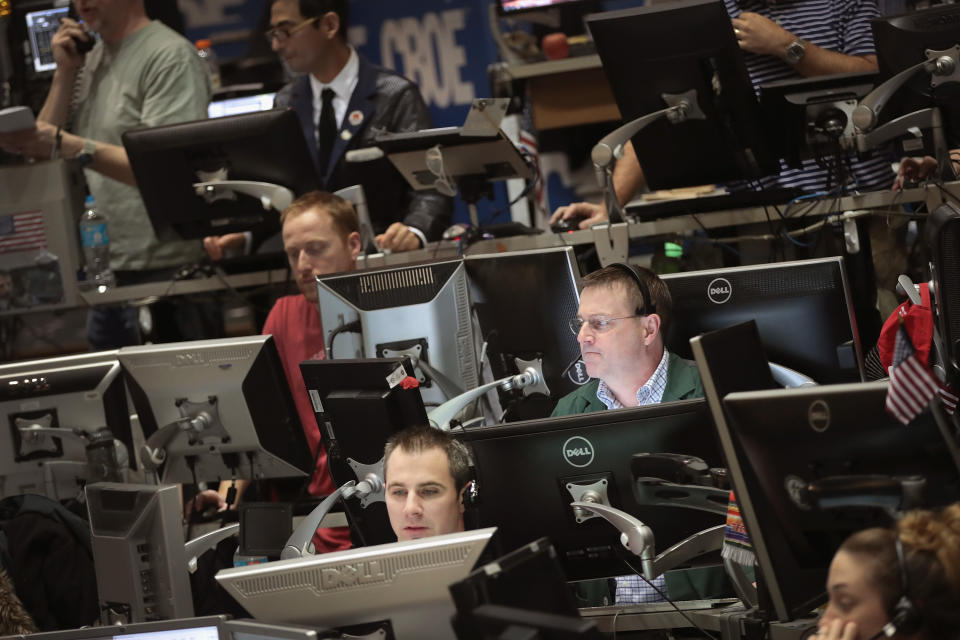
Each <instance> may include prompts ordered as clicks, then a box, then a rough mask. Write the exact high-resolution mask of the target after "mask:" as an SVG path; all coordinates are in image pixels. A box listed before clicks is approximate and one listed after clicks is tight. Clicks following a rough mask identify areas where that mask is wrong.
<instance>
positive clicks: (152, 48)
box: [0, 0, 210, 348]
mask: <svg viewBox="0 0 960 640" xmlns="http://www.w3.org/2000/svg"><path fill="white" fill-rule="evenodd" d="M76 7H77V11H78V14H79V17H80V19H81V20H82V26H81V25H80V24H78V23H77V22H75V21H73V20H70V19H64V20H63V21H62V24H61V26H60V29H59V30H58V31H57V33H56V34H55V35H54V37H53V40H52V42H51V47H52V49H53V55H54V59H55V60H56V62H57V70H56V72H55V73H54V76H53V82H52V84H51V87H50V92H49V94H47V99H46V102H45V103H44V106H43V109H42V110H41V111H40V114H39V116H38V118H37V126H36V128H35V129H33V130H30V131H27V132H22V133H17V134H7V135H0V146H3V147H4V148H5V149H7V150H10V151H14V152H18V153H22V154H23V155H26V156H30V157H33V158H36V159H43V160H45V159H48V158H51V157H56V156H57V155H59V156H60V157H62V158H64V159H67V160H73V161H75V162H77V163H78V164H80V165H81V166H82V167H83V168H84V170H85V171H84V173H85V174H86V179H87V184H88V186H89V188H90V193H91V194H92V195H93V196H94V199H95V201H96V206H97V209H98V211H99V212H100V213H102V214H103V215H104V216H105V217H106V219H107V223H108V233H109V236H110V265H111V267H112V268H113V270H114V271H115V273H116V275H117V283H118V284H120V285H123V284H134V283H137V282H142V281H145V280H151V279H157V280H160V279H168V278H169V277H170V276H169V273H170V272H171V271H173V270H174V269H175V268H176V267H179V266H180V265H183V264H185V263H189V262H193V261H196V260H198V259H200V258H201V256H202V255H203V251H202V246H201V243H200V242H199V241H197V240H191V241H185V240H180V239H179V238H176V237H175V236H171V237H163V238H158V237H157V235H156V234H155V233H154V230H153V227H152V226H151V224H150V220H149V218H148V217H147V212H146V208H145V206H144V203H143V200H142V199H141V197H140V192H139V191H138V190H137V188H136V182H135V180H134V177H133V172H132V170H131V168H130V161H129V159H128V158H127V154H126V151H125V150H124V148H123V145H122V141H121V136H122V135H123V133H124V132H125V131H127V130H130V129H136V128H142V127H154V126H158V125H165V124H172V123H175V122H184V121H189V120H199V119H203V118H205V117H206V109H207V104H208V103H209V101H210V85H209V80H208V79H207V76H206V73H205V70H204V68H203V65H202V63H201V61H200V59H199V58H198V57H197V55H196V51H195V50H194V47H193V46H192V45H191V44H190V43H189V42H188V41H187V40H186V39H184V38H183V37H182V36H180V35H179V34H177V33H176V32H174V31H173V30H171V29H169V28H168V27H166V26H165V25H163V24H162V23H160V22H156V21H151V20H150V19H149V18H148V17H147V15H146V11H145V9H144V4H143V0H77V2H76ZM90 32H94V33H97V34H98V35H99V36H100V39H99V40H98V41H97V42H96V44H95V45H94V46H93V48H92V50H90V51H89V52H88V53H81V51H80V50H79V49H78V43H79V42H89V41H90V39H91V38H92V37H93V36H92V35H91V33H90ZM68 128H69V131H67V129H68ZM134 317H135V314H133V310H132V309H126V308H119V307H97V308H95V309H93V311H92V312H91V314H90V318H89V322H88V339H89V340H90V342H91V346H92V347H93V348H112V347H115V346H121V345H123V344H133V343H136V342H137V341H138V340H137V332H136V325H135V322H134ZM184 337H198V336H195V335H194V336H184Z"/></svg>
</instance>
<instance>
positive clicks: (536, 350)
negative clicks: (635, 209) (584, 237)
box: [464, 247, 589, 418]
mask: <svg viewBox="0 0 960 640" xmlns="http://www.w3.org/2000/svg"><path fill="white" fill-rule="evenodd" d="M464 265H465V266H466V268H467V275H468V276H469V282H470V297H471V300H472V303H473V310H474V312H475V313H476V316H477V323H478V327H479V331H480V334H481V337H482V339H483V341H484V342H486V343H487V351H486V355H487V359H488V360H489V363H490V370H491V373H492V375H493V379H499V378H503V377H505V376H510V375H515V374H517V373H519V372H520V371H522V370H523V367H522V366H519V367H518V366H517V360H518V359H519V360H521V361H540V363H541V365H542V370H543V376H544V381H545V382H546V385H547V388H548V389H549V392H550V396H551V398H552V401H550V402H546V403H542V406H541V407H540V408H539V415H529V414H530V411H526V410H524V409H522V408H521V407H519V406H518V407H516V408H517V409H518V411H517V413H520V414H524V415H526V417H528V418H534V417H538V418H539V417H546V416H548V415H550V412H551V411H552V410H553V404H554V403H555V401H556V400H557V399H559V398H561V397H563V396H565V395H566V394H567V393H569V392H571V391H573V390H574V389H576V388H577V387H579V386H580V385H582V384H584V383H585V382H587V381H588V380H589V377H588V376H587V375H586V369H585V368H584V366H583V363H582V361H581V360H580V345H579V343H578V342H577V337H576V336H575V335H573V333H571V331H570V327H569V322H568V321H569V320H570V318H573V317H574V316H576V315H577V309H578V307H579V305H580V269H579V267H578V266H577V260H576V256H575V255H574V253H573V249H572V248H569V247H564V248H557V249H537V250H533V251H511V252H508V253H495V254H485V255H471V256H467V257H465V258H464ZM500 399H501V403H502V404H503V405H504V406H505V407H506V408H507V409H510V405H509V404H507V403H508V402H510V401H511V400H509V399H507V397H506V396H505V395H504V394H501V397H500Z"/></svg>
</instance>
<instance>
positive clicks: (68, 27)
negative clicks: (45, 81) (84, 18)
mask: <svg viewBox="0 0 960 640" xmlns="http://www.w3.org/2000/svg"><path fill="white" fill-rule="evenodd" d="M91 37H92V36H91V35H90V34H89V33H87V32H86V31H84V30H83V27H81V26H80V25H79V24H78V23H77V22H75V21H74V20H71V19H70V18H63V19H62V20H61V21H60V28H59V29H57V32H56V33H55V34H53V38H52V39H51V40H50V48H51V49H53V59H54V60H55V61H56V63H57V70H58V71H61V70H62V71H64V72H74V71H76V70H77V69H79V68H80V66H81V65H83V58H84V54H82V53H80V52H79V51H77V43H76V41H75V40H74V38H77V39H80V40H89V39H90V38H91Z"/></svg>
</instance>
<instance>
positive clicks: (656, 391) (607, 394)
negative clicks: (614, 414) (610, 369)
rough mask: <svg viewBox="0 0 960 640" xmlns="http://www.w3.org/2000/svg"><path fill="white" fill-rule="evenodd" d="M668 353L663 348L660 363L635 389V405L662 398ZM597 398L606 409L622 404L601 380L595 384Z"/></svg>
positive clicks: (649, 402) (657, 400)
mask: <svg viewBox="0 0 960 640" xmlns="http://www.w3.org/2000/svg"><path fill="white" fill-rule="evenodd" d="M669 355H670V354H669V353H667V350H666V349H664V350H663V357H662V358H660V364H658V365H657V368H656V369H655V370H654V372H653V375H652V376H650V379H649V380H647V381H646V382H645V383H643V386H642V387H640V388H639V389H637V406H638V407H642V406H644V405H648V404H659V403H660V400H662V399H663V392H664V390H665V389H666V388H667V367H668V366H669V360H670V358H669ZM597 399H598V400H599V401H600V402H602V403H603V404H604V406H605V407H606V408H607V409H623V405H622V404H621V403H620V401H619V400H617V398H616V396H614V395H613V392H612V391H610V387H608V386H607V383H606V382H604V381H603V380H601V381H600V384H599V386H597Z"/></svg>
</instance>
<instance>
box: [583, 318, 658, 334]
mask: <svg viewBox="0 0 960 640" xmlns="http://www.w3.org/2000/svg"><path fill="white" fill-rule="evenodd" d="M642 317H643V316H638V315H632V316H620V317H619V318H602V317H600V318H598V317H594V318H587V319H586V320H584V319H583V318H581V317H579V316H577V317H576V318H572V319H571V320H570V331H573V335H575V336H578V335H580V329H582V328H583V325H585V324H586V325H589V327H590V330H591V331H593V332H594V333H604V332H605V331H609V330H610V329H613V325H614V324H616V322H617V321H618V320H626V319H627V318H642Z"/></svg>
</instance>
